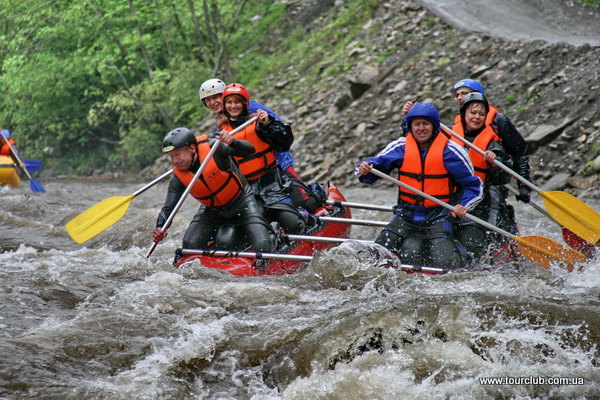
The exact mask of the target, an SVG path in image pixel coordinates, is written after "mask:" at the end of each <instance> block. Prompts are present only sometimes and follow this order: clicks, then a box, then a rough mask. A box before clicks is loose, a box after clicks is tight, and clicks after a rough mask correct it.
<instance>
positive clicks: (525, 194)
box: [516, 186, 531, 203]
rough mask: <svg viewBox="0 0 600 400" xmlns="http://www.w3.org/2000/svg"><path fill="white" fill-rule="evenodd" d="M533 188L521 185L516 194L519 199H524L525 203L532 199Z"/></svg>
mask: <svg viewBox="0 0 600 400" xmlns="http://www.w3.org/2000/svg"><path fill="white" fill-rule="evenodd" d="M530 194H531V190H529V188H528V187H526V186H521V187H520V188H519V194H518V195H517V196H516V197H517V200H519V201H522V202H523V203H529V200H530V199H531V196H530Z"/></svg>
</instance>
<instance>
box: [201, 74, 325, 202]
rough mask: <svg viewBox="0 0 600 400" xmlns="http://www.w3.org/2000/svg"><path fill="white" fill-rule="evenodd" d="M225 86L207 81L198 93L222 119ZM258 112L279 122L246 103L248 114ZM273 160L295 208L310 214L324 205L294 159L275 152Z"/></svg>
mask: <svg viewBox="0 0 600 400" xmlns="http://www.w3.org/2000/svg"><path fill="white" fill-rule="evenodd" d="M226 87H227V85H225V83H224V82H223V81H222V80H221V79H214V78H213V79H208V80H206V81H204V82H203V83H202V85H200V89H199V91H198V93H199V95H200V101H201V102H202V103H203V104H204V105H205V106H206V108H208V109H209V110H210V111H211V112H212V113H213V114H215V115H217V116H219V117H222V116H223V115H224V114H223V97H222V96H223V92H224V91H225V88H226ZM258 110H265V111H266V112H267V114H269V116H271V117H273V118H275V120H277V121H281V118H279V116H278V115H277V114H276V113H275V112H273V111H271V110H270V109H269V108H267V107H266V106H265V105H264V104H261V103H259V102H258V101H256V100H254V99H250V101H249V102H248V112H249V113H250V114H255V113H256V112H257V111H258ZM219 130H220V129H219V127H218V122H216V123H215V125H214V127H213V135H214V134H216V133H217V132H218V131H219ZM275 158H276V159H277V163H278V164H279V166H280V167H281V169H282V170H283V172H284V173H285V174H286V175H287V176H288V177H289V178H290V180H291V181H292V189H291V192H290V197H291V199H292V203H293V204H294V206H296V207H302V208H304V209H305V210H307V211H308V212H310V213H312V212H314V211H315V210H316V209H317V208H319V207H320V206H321V205H323V204H324V203H325V200H327V195H326V194H325V191H324V190H323V188H322V187H321V186H320V185H319V184H318V183H312V184H310V185H307V184H306V183H304V182H303V181H302V179H301V178H300V176H299V175H298V173H297V172H296V170H295V169H294V164H295V161H294V158H293V157H292V155H291V154H290V153H289V152H288V151H275Z"/></svg>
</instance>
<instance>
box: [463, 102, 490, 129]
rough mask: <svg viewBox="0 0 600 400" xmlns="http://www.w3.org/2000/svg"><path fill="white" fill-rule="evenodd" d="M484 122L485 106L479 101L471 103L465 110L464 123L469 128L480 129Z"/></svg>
mask: <svg viewBox="0 0 600 400" xmlns="http://www.w3.org/2000/svg"><path fill="white" fill-rule="evenodd" d="M484 122H485V107H484V106H483V104H481V103H471V104H469V105H468V106H467V111H466V112H465V124H466V125H467V128H469V129H471V130H477V129H480V128H481V127H482V126H483V124H484Z"/></svg>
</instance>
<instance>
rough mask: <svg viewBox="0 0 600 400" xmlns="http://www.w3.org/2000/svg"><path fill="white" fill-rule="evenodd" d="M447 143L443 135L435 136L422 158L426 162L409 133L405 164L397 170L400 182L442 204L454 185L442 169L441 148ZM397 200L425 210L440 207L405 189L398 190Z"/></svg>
mask: <svg viewBox="0 0 600 400" xmlns="http://www.w3.org/2000/svg"><path fill="white" fill-rule="evenodd" d="M448 140H450V139H449V138H448V136H447V135H446V134H444V133H443V132H440V133H438V135H437V137H436V138H435V139H434V140H433V143H432V144H431V147H430V148H429V151H428V152H427V154H426V155H425V160H422V159H421V151H420V149H419V145H418V144H417V141H416V140H415V138H414V137H413V135H412V133H409V134H408V135H407V136H406V144H405V147H404V162H403V163H402V166H401V167H400V169H399V170H398V177H399V180H400V182H402V183H406V184H407V185H410V186H412V187H414V188H415V189H419V190H420V191H422V192H425V193H427V194H428V195H430V196H433V197H435V198H436V199H439V200H441V201H443V202H444V203H450V200H451V199H452V193H453V192H454V185H453V184H452V181H451V179H450V174H449V173H448V171H447V170H446V167H445V166H444V149H445V148H446V145H447V144H448ZM398 197H399V199H400V200H401V201H403V202H406V203H410V204H418V205H423V206H425V207H426V208H429V207H439V204H437V203H434V202H433V201H431V200H427V199H423V198H422V197H421V196H419V195H416V194H414V193H413V192H411V191H409V190H406V189H404V188H400V190H399V191H398Z"/></svg>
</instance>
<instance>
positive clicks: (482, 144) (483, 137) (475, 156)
mask: <svg viewBox="0 0 600 400" xmlns="http://www.w3.org/2000/svg"><path fill="white" fill-rule="evenodd" d="M486 119H487V118H486ZM453 130H454V132H456V133H458V134H459V135H462V136H463V137H464V130H463V125H462V123H461V124H460V125H457V126H455V127H454V129H453ZM492 141H498V142H502V140H501V139H500V137H499V136H498V135H497V134H496V131H495V130H494V128H492V127H491V126H490V125H486V126H485V128H484V129H483V130H482V131H481V132H479V134H478V135H477V136H475V140H473V145H474V146H475V147H477V148H479V149H481V150H483V151H486V149H487V148H488V146H489V145H490V142H492ZM469 157H470V158H471V162H473V167H474V168H475V175H476V176H478V177H479V179H481V182H483V183H485V179H486V176H487V174H488V168H489V164H488V163H487V161H485V160H484V159H483V156H482V155H481V154H479V153H478V152H477V151H476V150H473V149H471V148H469Z"/></svg>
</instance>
